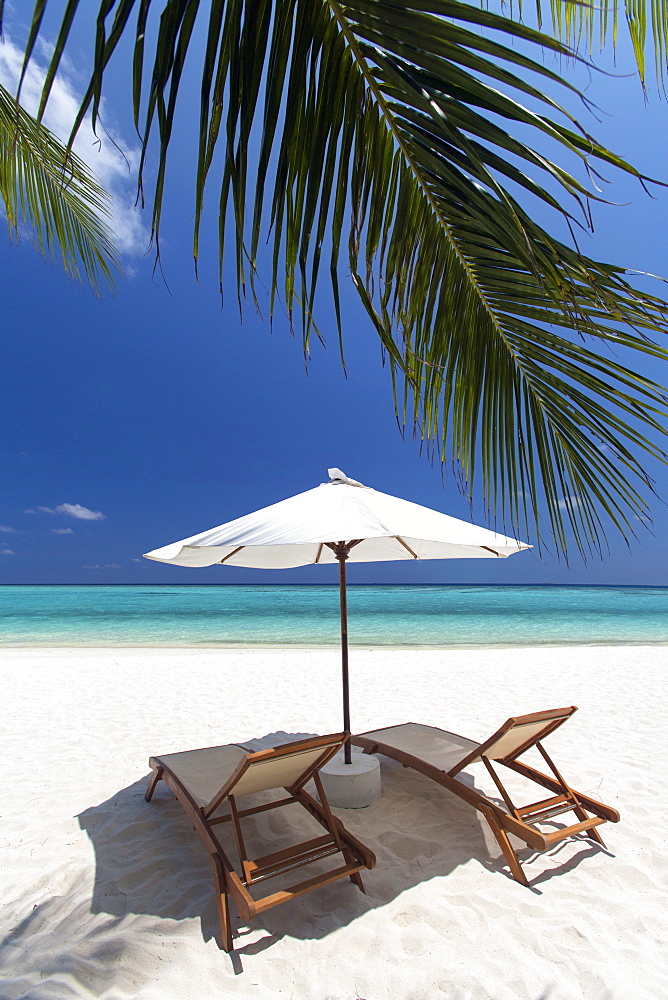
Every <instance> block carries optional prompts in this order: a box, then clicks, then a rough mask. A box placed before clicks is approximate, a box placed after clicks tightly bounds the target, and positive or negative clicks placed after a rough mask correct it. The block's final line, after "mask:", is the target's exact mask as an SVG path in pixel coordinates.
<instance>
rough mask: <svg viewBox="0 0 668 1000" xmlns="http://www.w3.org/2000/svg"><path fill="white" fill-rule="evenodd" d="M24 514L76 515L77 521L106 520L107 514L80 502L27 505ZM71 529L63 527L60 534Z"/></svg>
mask: <svg viewBox="0 0 668 1000" xmlns="http://www.w3.org/2000/svg"><path fill="white" fill-rule="evenodd" d="M23 513H24V514H67V516H68V517H76V518H77V520H79V521H106V520H107V515H106V514H103V513H102V511H101V510H90V509H89V508H88V507H82V505H81V504H80V503H59V504H58V506H57V507H42V506H37V507H29V508H28V510H24V511H23ZM54 530H55V529H54ZM70 530H71V529H69V528H68V529H65V530H63V531H61V532H60V534H65V533H66V532H68V531H70Z"/></svg>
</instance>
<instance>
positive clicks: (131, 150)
mask: <svg viewBox="0 0 668 1000" xmlns="http://www.w3.org/2000/svg"><path fill="white" fill-rule="evenodd" d="M22 62H23V54H22V52H21V50H20V49H19V48H18V47H17V46H16V45H14V44H13V43H12V42H11V40H10V39H9V38H8V36H7V35H5V40H4V42H3V43H0V83H1V84H3V86H4V87H6V88H7V90H9V91H10V93H15V92H16V87H17V85H18V80H19V76H20V73H21V66H22ZM46 68H47V60H46V58H44V59H43V60H40V57H39V56H36V57H35V56H34V57H33V59H32V60H31V62H30V66H29V68H28V72H27V73H26V76H25V79H24V81H23V86H22V88H21V104H22V105H23V106H24V107H25V109H26V110H27V111H28V112H29V113H30V114H32V115H35V114H36V113H37V110H38V107H39V99H40V95H41V91H42V84H43V82H44V77H45V74H46ZM73 76H74V74H73V72H72V71H71V68H69V69H68V67H67V65H65V66H63V64H61V69H60V71H59V73H58V76H57V77H56V80H55V82H54V85H53V88H52V90H51V95H50V97H49V102H48V104H47V107H46V111H45V114H44V119H43V121H44V124H45V125H46V127H47V128H48V129H50V130H51V131H52V132H53V133H54V135H56V136H58V138H59V139H60V140H61V141H64V142H66V141H67V140H68V138H69V135H70V131H71V128H72V124H73V123H74V119H75V117H76V113H77V111H78V109H79V104H80V98H81V94H80V93H79V91H78V89H77V87H76V85H75V83H74V81H73V79H72V78H73ZM105 110H106V109H105V103H104V102H103V103H102V109H101V119H102V122H105V117H106V116H105ZM105 127H106V128H107V131H108V132H109V135H107V134H105V132H104V131H103V130H102V128H100V127H98V131H99V136H96V135H95V134H94V133H93V130H92V128H91V125H90V116H88V117H87V118H86V121H85V122H84V124H83V125H82V126H81V129H80V131H79V134H78V136H77V138H76V140H75V143H74V151H75V153H76V154H77V156H80V157H81V159H82V160H84V161H85V162H86V163H87V164H88V166H89V167H90V168H91V170H93V172H94V173H95V175H96V176H97V177H98V179H99V180H100V182H101V184H102V185H103V186H104V187H105V188H106V189H107V191H108V192H109V193H110V194H111V195H112V196H113V204H112V206H111V212H112V217H111V219H110V220H108V222H109V225H110V227H111V229H112V230H113V232H114V236H115V239H116V244H117V246H118V247H119V249H120V250H121V251H122V252H123V253H124V254H127V255H129V256H138V255H141V254H144V253H145V252H146V249H147V247H148V243H149V234H148V231H147V229H146V227H145V225H144V223H143V220H142V217H141V213H140V211H139V209H138V208H137V207H136V205H135V203H134V202H135V198H136V177H137V168H138V164H139V155H140V150H139V148H138V147H137V146H131V145H130V143H128V142H127V141H126V140H125V139H123V138H122V137H121V136H120V135H118V134H117V133H115V132H114V130H113V127H111V126H110V124H109V123H108V122H107V123H106V126H105ZM112 140H113V141H112ZM117 147H120V148H117ZM120 150H122V151H123V152H121V151H120Z"/></svg>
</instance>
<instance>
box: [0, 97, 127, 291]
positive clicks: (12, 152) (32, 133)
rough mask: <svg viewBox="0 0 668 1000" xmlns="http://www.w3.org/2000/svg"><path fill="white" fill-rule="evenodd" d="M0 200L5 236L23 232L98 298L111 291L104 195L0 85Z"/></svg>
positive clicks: (113, 265)
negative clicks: (57, 257) (86, 283)
mask: <svg viewBox="0 0 668 1000" xmlns="http://www.w3.org/2000/svg"><path fill="white" fill-rule="evenodd" d="M0 197H1V198H2V201H3V202H4V206H5V211H6V215H7V222H8V225H9V229H10V233H11V234H12V235H13V236H14V237H15V238H18V236H19V233H20V229H21V227H23V226H25V227H27V228H28V231H29V233H30V234H31V237H32V239H33V242H34V244H35V246H36V247H37V249H38V250H39V251H40V252H41V253H42V254H43V255H44V256H45V257H47V258H48V259H50V260H53V259H55V257H56V256H60V259H61V262H62V264H63V267H64V268H65V270H66V271H67V273H68V274H69V275H71V276H72V277H75V278H77V279H80V277H81V272H82V270H83V273H84V274H85V276H86V279H87V280H88V282H89V283H90V285H91V286H92V288H93V289H94V291H95V292H96V293H98V294H100V293H101V291H102V289H103V288H104V287H106V288H108V289H111V290H112V291H113V290H114V289H115V288H116V281H115V278H116V276H117V275H118V273H119V272H120V266H119V263H118V255H117V251H116V249H115V247H114V244H113V240H112V236H111V233H110V230H109V227H108V226H107V225H106V223H105V221H104V217H105V216H106V217H108V216H109V196H108V195H107V194H106V192H105V191H104V190H103V188H101V187H100V185H99V184H97V182H96V181H95V180H94V178H93V176H92V174H91V173H90V171H89V170H88V168H87V167H86V165H85V164H84V163H83V162H82V161H81V160H80V159H79V158H78V157H77V156H75V154H74V153H72V152H71V151H68V150H67V149H66V148H65V147H64V146H63V145H62V144H61V143H60V142H58V140H57V139H56V138H55V136H53V135H52V134H51V132H49V130H48V129H47V128H45V126H44V125H41V124H39V123H38V122H37V121H36V120H35V119H34V118H32V117H31V116H30V115H29V114H28V113H27V112H26V111H25V110H24V109H23V108H22V107H21V106H20V105H19V104H17V103H16V100H15V99H14V98H13V97H12V96H11V94H9V93H8V92H7V90H5V88H4V87H2V86H0Z"/></svg>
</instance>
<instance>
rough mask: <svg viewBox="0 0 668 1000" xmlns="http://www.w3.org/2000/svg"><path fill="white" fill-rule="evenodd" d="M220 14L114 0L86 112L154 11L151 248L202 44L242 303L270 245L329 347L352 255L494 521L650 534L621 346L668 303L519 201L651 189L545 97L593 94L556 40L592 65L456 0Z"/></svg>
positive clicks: (205, 153) (143, 112) (300, 313)
mask: <svg viewBox="0 0 668 1000" xmlns="http://www.w3.org/2000/svg"><path fill="white" fill-rule="evenodd" d="M206 6H207V8H208V21H207V24H206V25H205V27H204V37H205V41H204V48H203V50H202V49H199V50H197V49H195V48H194V45H193V41H192V40H193V38H194V37H197V35H196V33H194V26H195V23H196V18H197V16H198V14H199V13H200V3H199V0H156V2H155V3H154V2H153V0H136V2H135V0H119V2H115V0H104V2H101V4H100V8H99V15H98V19H97V26H96V38H95V51H94V69H93V73H92V75H91V79H90V85H89V88H88V90H87V92H86V95H85V99H84V102H83V104H82V107H81V109H80V112H79V115H78V117H77V120H76V122H75V123H74V132H76V128H77V127H78V125H79V123H80V121H81V120H82V118H83V115H84V114H85V113H86V111H87V110H88V109H89V108H92V112H93V117H94V118H95V115H96V113H97V108H98V107H99V102H100V98H101V94H102V86H103V80H104V71H105V68H106V66H107V64H108V62H109V60H110V58H111V57H112V55H113V52H114V49H115V47H116V45H117V44H118V41H119V39H120V38H121V37H122V35H123V34H124V32H125V31H126V30H129V27H128V26H129V25H130V21H131V15H132V14H133V12H134V13H136V21H135V28H134V31H135V47H134V59H133V68H132V74H133V88H134V90H133V94H134V97H133V101H134V114H135V121H136V123H137V126H138V128H139V129H140V130H141V134H142V141H143V153H144V157H146V156H148V153H149V149H150V148H151V145H152V143H153V141H154V133H156V132H157V135H156V136H155V142H156V145H157V149H158V166H157V175H156V176H157V180H156V183H155V187H154V190H153V207H152V213H153V231H154V236H155V238H156V241H157V239H158V237H159V232H160V226H161V222H162V215H163V209H164V205H163V200H164V182H165V176H166V172H167V169H168V154H169V146H170V140H171V135H172V131H173V125H174V121H175V116H176V113H177V105H178V98H179V89H180V85H181V80H182V74H183V72H184V68H185V66H186V62H187V60H188V58H191V59H192V60H194V61H195V64H196V65H197V62H199V67H200V69H199V72H200V74H201V103H200V132H199V153H198V164H197V171H196V176H195V178H194V185H193V202H194V210H195V213H194V218H195V225H194V257H195V262H196V264H197V261H198V259H199V254H200V245H199V244H200V228H201V222H202V219H203V217H204V213H205V212H206V210H207V206H208V201H207V200H206V199H205V190H206V189H208V190H211V189H212V188H213V190H214V191H215V192H216V194H217V198H216V202H217V204H216V211H217V212H218V217H219V247H218V250H219V266H220V274H221V282H222V273H223V259H224V255H225V253H226V251H227V247H226V243H225V238H226V236H227V235H229V229H231V230H232V233H233V240H234V248H233V252H234V258H235V262H236V283H237V289H238V293H239V297H240V299H242V298H243V296H244V294H246V291H247V289H250V291H251V293H252V294H255V281H256V275H257V274H258V273H259V272H260V270H261V269H262V268H263V267H264V261H265V257H266V256H267V251H265V245H266V243H267V242H268V244H269V245H268V256H269V258H270V259H269V262H268V269H269V273H270V276H271V280H270V299H271V303H272V307H273V305H274V302H275V299H276V298H277V296H281V297H282V299H283V300H284V303H285V305H286V307H287V309H288V312H289V315H290V317H291V319H292V318H297V319H298V321H299V322H300V323H301V328H302V332H303V338H304V347H305V349H306V350H308V345H309V340H310V337H311V336H312V334H313V332H314V330H316V329H317V328H316V327H315V318H314V317H315V316H316V314H317V313H318V309H322V306H321V299H320V296H319V293H318V289H319V288H320V278H321V270H322V269H323V266H327V265H328V268H329V276H330V284H331V290H332V296H333V302H334V317H335V322H336V327H337V331H338V335H339V337H342V335H343V327H344V325H345V323H344V320H343V318H342V311H341V303H340V288H339V283H340V280H341V272H342V270H343V267H344V262H345V266H346V267H347V268H348V270H349V272H350V274H351V276H352V280H353V282H354V285H355V287H356V289H357V291H358V293H359V295H360V297H361V300H362V302H363V304H364V306H365V308H366V310H367V312H368V314H369V316H370V318H371V320H372V322H373V324H374V326H375V329H376V330H377V332H378V335H379V337H380V342H381V344H382V347H383V350H384V352H385V355H386V357H387V358H388V359H389V364H390V369H391V375H392V378H393V384H394V386H395V393H396V401H397V412H398V415H399V417H400V419H401V420H402V421H403V422H404V423H405V424H406V425H408V426H409V427H412V428H413V429H414V430H415V432H416V433H417V434H418V435H419V436H420V437H421V438H422V440H423V441H424V442H425V444H426V446H427V448H428V449H431V450H432V451H433V453H434V454H435V455H437V456H438V457H439V459H440V460H441V461H443V462H447V463H449V462H451V463H453V465H454V467H455V468H456V469H457V470H458V471H459V475H460V478H461V484H462V488H463V489H464V490H465V491H466V492H467V493H469V492H471V491H472V490H473V489H474V488H475V489H477V488H478V481H480V488H481V490H482V494H483V496H484V498H485V500H486V503H487V504H488V508H489V511H490V516H492V517H495V518H496V519H497V521H499V522H500V523H501V524H502V526H503V527H505V528H506V530H508V528H511V529H513V530H514V531H516V532H517V533H525V532H528V531H530V530H535V531H536V532H537V534H538V537H539V538H540V536H541V531H542V532H543V534H544V533H545V532H544V527H543V526H544V523H545V522H546V523H547V525H548V526H549V533H551V535H552V536H553V537H554V538H555V539H556V541H557V544H558V546H559V547H560V548H561V549H562V550H565V549H566V548H567V546H568V545H569V544H570V542H572V541H573V540H574V541H575V544H576V546H577V547H578V548H579V549H580V550H581V551H583V552H586V551H587V550H589V549H592V548H593V549H595V550H600V549H601V547H602V545H603V541H604V537H605V531H606V529H607V527H609V525H610V524H612V525H614V526H616V528H617V529H619V530H620V531H621V532H622V533H623V534H624V535H626V536H628V535H629V534H630V533H632V531H633V525H634V523H635V519H636V518H640V519H641V520H644V519H646V518H647V516H648V508H647V504H646V499H645V494H646V492H647V489H648V488H649V489H651V482H650V480H649V477H648V476H647V474H646V472H645V463H646V456H647V455H650V456H652V457H653V458H655V459H659V460H663V458H664V456H663V453H662V451H661V450H660V447H659V445H658V444H657V443H656V442H657V441H658V440H659V439H660V436H661V435H662V434H663V433H665V430H664V427H665V417H666V400H665V398H664V395H663V392H662V390H661V388H660V387H659V386H658V385H656V384H654V383H653V382H652V381H651V380H649V379H647V378H644V377H643V376H641V375H638V374H636V373H635V372H634V371H633V370H632V369H631V368H630V367H629V366H628V365H627V364H626V363H625V362H623V361H621V360H619V359H618V358H617V355H618V354H620V355H621V357H622V358H628V357H629V356H630V354H631V352H635V353H636V355H638V356H640V355H642V354H645V355H652V356H654V357H656V358H661V359H663V360H665V359H666V357H668V355H667V354H666V351H665V350H664V349H663V348H662V347H658V346H656V345H655V344H654V343H652V341H651V340H650V339H649V338H650V335H651V334H655V333H661V334H664V333H666V332H668V306H667V305H666V303H665V302H664V301H662V300H661V299H659V298H657V297H654V296H652V295H649V294H646V293H644V292H642V291H640V290H638V289H637V288H636V287H634V286H633V285H632V284H631V282H630V281H629V280H628V278H627V277H626V275H625V271H624V268H621V267H617V266H613V265H609V264H606V263H603V262H599V261H596V260H593V259H590V258H589V257H587V256H585V255H583V254H581V253H579V252H578V251H577V250H576V249H574V248H573V247H571V246H568V245H566V244H565V243H563V242H561V241H560V240H558V239H555V238H554V237H552V236H551V235H550V234H549V233H548V232H547V231H546V230H545V229H543V228H542V227H540V226H539V225H538V224H537V223H536V222H535V221H534V220H533V219H532V218H531V216H530V215H529V213H528V211H527V209H526V208H525V207H524V206H523V204H521V203H520V201H519V200H518V198H519V197H522V198H523V199H524V197H526V198H533V199H538V201H539V202H542V203H543V204H544V205H545V206H548V207H549V208H551V209H553V210H555V211H556V212H557V213H558V214H559V216H560V217H561V218H565V219H566V221H567V222H568V223H569V224H570V225H572V226H577V225H582V226H585V227H587V226H588V225H589V223H590V203H591V202H592V201H593V200H600V197H601V196H600V193H599V190H598V188H597V187H596V186H595V185H594V184H593V183H591V180H590V179H591V178H594V179H595V177H596V174H597V171H598V169H599V167H601V166H603V165H606V166H613V167H615V168H616V169H618V170H620V171H623V172H625V173H627V174H631V175H634V176H636V177H638V178H639V180H641V181H644V180H647V178H643V177H641V175H640V174H639V173H638V172H637V171H636V170H635V169H634V168H633V167H632V166H631V165H630V164H628V163H626V162H625V161H624V160H623V159H621V158H620V157H618V156H617V155H615V154H614V153H613V152H611V151H609V150H607V149H605V148H604V147H603V146H601V145H600V144H598V143H597V142H596V141H595V140H594V139H593V138H592V137H591V136H590V135H589V134H588V133H587V132H586V130H585V129H583V128H582V126H581V125H580V123H579V122H578V121H577V120H576V118H575V117H574V115H573V114H572V113H570V112H569V111H567V110H566V109H565V108H564V107H562V106H560V105H559V104H558V103H557V102H556V101H555V100H553V99H552V98H550V97H548V96H546V91H547V90H554V87H555V84H562V85H563V92H564V94H565V95H566V96H565V98H564V99H566V98H568V96H569V95H570V97H571V98H575V99H578V100H579V99H580V95H578V93H577V91H576V90H575V89H574V88H573V87H572V86H570V85H569V84H568V83H567V82H566V81H565V80H562V79H561V78H560V77H559V76H558V75H557V74H556V73H555V72H553V71H552V70H550V69H549V68H547V67H546V66H545V65H543V63H542V62H541V61H540V59H541V55H542V53H543V52H544V50H545V49H548V50H550V51H551V52H553V53H557V54H560V55H563V56H569V57H572V55H573V54H572V53H571V51H570V50H569V49H568V47H567V46H566V45H565V44H564V43H563V42H561V41H559V40H556V39H553V38H550V37H549V36H547V35H545V34H541V33H539V32H537V31H534V30H532V29H531V28H529V27H527V26H525V25H523V24H521V23H517V22H514V21H513V20H512V19H510V18H507V17H502V16H499V15H495V14H493V13H490V12H489V11H486V10H482V9H479V8H477V7H475V6H473V5H470V4H467V3H465V2H461V0H410V2H403V0H349V2H345V3H344V2H343V0H210V3H209V4H208V5H206ZM39 7H40V5H39V4H38V5H37V6H36V8H35V20H34V22H33V23H34V24H36V23H37V20H36V19H38V18H39V16H41V10H40V9H38V8H39ZM158 9H159V11H160V17H159V23H158V24H157V29H156V31H155V32H154V34H151V32H150V31H148V30H147V26H148V25H149V24H150V19H149V14H150V12H151V11H154V12H155V11H157V10H158ZM70 24H71V22H70V23H67V24H66V23H65V21H63V28H62V30H61V32H60V34H59V36H58V41H57V44H56V47H55V50H54V56H53V61H52V66H51V70H50V73H51V78H52V74H53V72H55V68H56V67H57V66H58V64H59V62H60V60H61V58H62V54H63V51H64V48H65V45H66V42H67V36H68V32H69V28H70ZM151 53H152V56H151ZM532 81H533V82H532ZM583 100H584V99H583ZM529 134H533V136H534V137H535V141H534V144H533V145H531V144H529V142H528V141H527V140H526V138H522V136H526V135H529ZM546 148H551V149H556V150H557V151H558V154H557V155H558V156H559V160H556V159H554V158H551V157H550V156H548V155H547V154H546V153H545V151H544V150H545V149H546ZM216 152H218V153H219V155H218V156H216ZM144 162H145V159H144V158H143V159H142V172H141V176H140V185H142V184H143V183H144V178H143V165H144ZM565 163H569V164H576V165H577V164H580V166H581V168H582V170H581V171H580V172H581V173H582V174H583V175H584V177H585V179H584V180H580V179H579V178H578V177H577V176H576V175H575V173H574V172H573V169H575V168H572V167H567V166H565ZM513 192H514V193H513ZM567 205H568V206H569V207H567ZM228 223H229V226H228ZM346 248H347V249H346ZM323 257H324V259H323Z"/></svg>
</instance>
